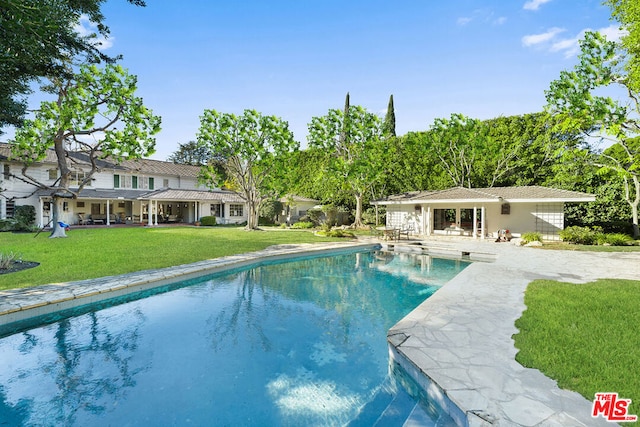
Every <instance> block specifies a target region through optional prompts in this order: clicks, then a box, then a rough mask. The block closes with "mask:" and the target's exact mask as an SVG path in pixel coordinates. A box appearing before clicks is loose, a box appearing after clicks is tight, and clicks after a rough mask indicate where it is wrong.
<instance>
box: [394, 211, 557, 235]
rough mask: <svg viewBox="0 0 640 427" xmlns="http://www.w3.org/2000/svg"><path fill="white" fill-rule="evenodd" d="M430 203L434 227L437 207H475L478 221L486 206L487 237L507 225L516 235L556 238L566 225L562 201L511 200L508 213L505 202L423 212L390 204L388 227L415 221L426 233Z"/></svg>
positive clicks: (485, 225) (485, 226) (430, 225)
mask: <svg viewBox="0 0 640 427" xmlns="http://www.w3.org/2000/svg"><path fill="white" fill-rule="evenodd" d="M429 207H430V209H431V215H430V218H429V221H430V224H428V226H429V227H430V228H432V227H433V211H434V209H473V208H474V207H475V208H476V214H477V219H478V221H480V220H481V218H482V208H483V207H484V208H485V224H484V231H485V235H486V236H488V237H497V231H498V230H500V229H508V230H509V231H510V232H511V233H512V235H514V237H519V236H520V235H521V234H522V233H526V232H539V233H541V234H542V236H543V238H544V239H545V240H557V239H558V236H557V233H558V232H559V231H560V230H562V229H563V228H564V204H563V203H562V202H551V203H535V202H528V203H527V202H522V203H520V202H519V203H510V204H509V211H510V212H509V214H502V203H480V204H476V205H474V204H473V203H462V204H453V203H452V204H448V205H445V204H431V205H422V210H423V211H424V212H425V214H424V215H422V213H421V211H418V210H416V209H415V205H409V204H407V205H387V218H386V219H387V227H395V228H403V227H405V226H406V225H407V224H410V223H413V224H414V230H416V232H417V233H418V234H421V235H426V234H427V233H426V227H425V224H423V223H422V221H423V218H427V215H426V212H427V210H428V209H429ZM436 231H437V230H436ZM469 231H470V230H469ZM442 233H444V232H442Z"/></svg>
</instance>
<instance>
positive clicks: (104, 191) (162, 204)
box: [0, 143, 247, 227]
mask: <svg viewBox="0 0 640 427" xmlns="http://www.w3.org/2000/svg"><path fill="white" fill-rule="evenodd" d="M83 166H84V167H83ZM74 167H75V171H74V173H75V176H74V178H75V180H76V187H75V188H77V184H78V182H79V181H80V180H82V178H84V176H85V175H84V174H85V171H89V170H90V166H89V165H88V164H87V163H86V162H83V159H82V158H81V157H78V158H77V159H76V161H75V162H74ZM99 167H100V169H99V171H98V172H97V173H96V174H94V176H93V180H92V181H91V183H90V185H88V186H85V188H84V189H83V190H82V192H81V193H80V195H79V196H78V198H77V199H69V200H67V201H66V202H65V203H64V208H63V213H62V218H61V220H62V221H64V222H66V223H68V224H83V225H84V224H106V225H110V224H151V225H157V224H159V223H163V222H181V223H193V222H195V221H198V220H199V219H200V218H201V217H203V216H215V217H216V220H217V222H218V224H233V223H243V222H245V221H246V220H247V207H246V204H245V202H244V200H243V199H242V198H241V197H240V195H238V194H237V193H236V192H233V191H227V190H209V189H207V188H205V187H204V186H203V185H201V184H199V183H198V172H199V170H200V168H199V167H198V166H191V165H182V164H175V163H171V162H163V161H159V160H150V159H139V160H128V161H123V162H122V163H120V164H116V163H113V162H109V160H100V161H99ZM0 168H1V170H2V173H1V174H0V219H5V218H11V217H13V214H14V210H15V207H16V206H20V205H32V206H34V207H35V209H36V223H37V225H38V226H40V227H44V226H47V225H49V224H50V222H51V220H52V212H51V207H50V200H51V198H50V194H51V190H38V189H37V188H36V187H34V186H33V185H31V184H28V183H26V182H25V181H23V180H21V179H20V177H21V176H22V172H21V169H22V164H21V163H20V162H18V161H14V160H11V146H10V145H9V144H7V143H0ZM29 174H30V175H31V176H33V177H34V178H35V179H37V180H38V181H40V182H42V183H45V184H50V185H53V184H54V183H55V181H56V180H57V179H58V176H59V172H58V169H57V159H56V157H55V153H54V152H53V151H52V150H49V151H48V152H47V155H46V157H45V159H44V160H43V161H42V162H40V163H39V164H37V165H34V166H31V167H30V168H29ZM73 187H74V186H73V183H72V185H71V188H73Z"/></svg>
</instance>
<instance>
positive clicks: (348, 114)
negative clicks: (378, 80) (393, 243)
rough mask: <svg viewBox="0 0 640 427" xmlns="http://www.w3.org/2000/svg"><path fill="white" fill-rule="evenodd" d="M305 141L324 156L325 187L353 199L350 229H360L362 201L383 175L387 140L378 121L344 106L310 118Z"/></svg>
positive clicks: (355, 107) (375, 117)
mask: <svg viewBox="0 0 640 427" xmlns="http://www.w3.org/2000/svg"><path fill="white" fill-rule="evenodd" d="M308 141H309V146H310V147H312V148H316V149H319V150H322V151H323V152H324V153H325V156H326V162H323V164H324V166H325V170H324V171H323V172H324V177H325V179H324V181H325V183H326V184H327V185H329V186H332V187H334V188H344V189H345V190H347V191H348V192H349V193H350V194H351V195H352V197H353V198H354V199H355V206H356V211H355V215H354V216H355V220H354V226H355V227H361V226H362V225H363V222H362V205H363V200H364V198H365V196H367V195H368V194H370V191H371V188H372V187H373V186H374V185H376V184H377V183H379V182H380V181H381V180H382V179H383V177H384V176H385V174H386V167H387V165H386V164H385V162H384V153H385V152H386V151H387V150H386V147H385V144H386V141H387V140H386V139H385V138H383V135H382V122H381V120H380V118H379V117H378V116H376V115H375V114H373V113H370V112H368V111H367V110H366V109H365V108H363V107H361V106H349V105H348V103H347V105H346V106H345V109H344V110H337V109H331V110H329V112H328V113H327V115H325V116H322V117H313V118H312V119H311V123H310V124H309V135H308Z"/></svg>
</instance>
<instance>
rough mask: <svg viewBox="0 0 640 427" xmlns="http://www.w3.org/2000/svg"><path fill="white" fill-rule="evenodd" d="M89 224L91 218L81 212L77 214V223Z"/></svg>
mask: <svg viewBox="0 0 640 427" xmlns="http://www.w3.org/2000/svg"><path fill="white" fill-rule="evenodd" d="M87 224H91V220H90V219H88V218H85V217H84V214H83V213H79V214H78V225H87Z"/></svg>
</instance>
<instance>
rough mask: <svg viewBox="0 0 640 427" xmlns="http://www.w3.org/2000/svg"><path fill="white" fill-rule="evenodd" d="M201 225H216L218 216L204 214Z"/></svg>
mask: <svg viewBox="0 0 640 427" xmlns="http://www.w3.org/2000/svg"><path fill="white" fill-rule="evenodd" d="M200 225H203V226H209V227H212V226H214V225H216V217H215V216H203V217H202V218H200Z"/></svg>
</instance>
